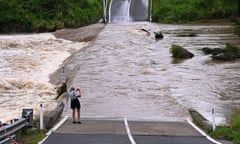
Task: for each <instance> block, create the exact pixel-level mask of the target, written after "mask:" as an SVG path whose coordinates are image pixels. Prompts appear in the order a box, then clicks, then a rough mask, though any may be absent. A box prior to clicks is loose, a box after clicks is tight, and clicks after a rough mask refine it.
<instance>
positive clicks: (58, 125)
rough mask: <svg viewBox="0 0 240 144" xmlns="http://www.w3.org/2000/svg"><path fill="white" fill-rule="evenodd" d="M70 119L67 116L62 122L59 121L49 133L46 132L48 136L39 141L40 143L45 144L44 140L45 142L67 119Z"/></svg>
mask: <svg viewBox="0 0 240 144" xmlns="http://www.w3.org/2000/svg"><path fill="white" fill-rule="evenodd" d="M67 119H68V117H67V116H65V117H64V118H63V119H62V120H61V121H60V122H58V123H57V124H56V125H55V126H54V127H53V128H52V129H50V130H49V131H48V132H47V133H46V135H47V136H46V137H45V138H44V139H43V140H41V141H40V142H38V144H43V142H45V141H46V140H47V138H48V137H49V136H50V135H51V134H52V133H53V132H55V131H56V130H57V129H58V128H59V127H60V126H61V125H62V124H63V123H64V122H65V121H66V120H67Z"/></svg>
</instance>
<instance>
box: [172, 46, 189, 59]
mask: <svg viewBox="0 0 240 144" xmlns="http://www.w3.org/2000/svg"><path fill="white" fill-rule="evenodd" d="M170 53H171V54H172V57H174V58H180V59H185V58H192V57H193V56H194V54H192V53H191V52H189V51H188V50H186V49H185V48H183V47H181V46H179V45H172V46H171V48H170Z"/></svg>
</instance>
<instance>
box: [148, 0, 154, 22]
mask: <svg viewBox="0 0 240 144" xmlns="http://www.w3.org/2000/svg"><path fill="white" fill-rule="evenodd" d="M152 15H153V0H150V20H149V21H150V22H152Z"/></svg>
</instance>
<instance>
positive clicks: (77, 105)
mask: <svg viewBox="0 0 240 144" xmlns="http://www.w3.org/2000/svg"><path fill="white" fill-rule="evenodd" d="M80 108H81V105H80V102H79V100H78V99H73V100H71V109H80Z"/></svg>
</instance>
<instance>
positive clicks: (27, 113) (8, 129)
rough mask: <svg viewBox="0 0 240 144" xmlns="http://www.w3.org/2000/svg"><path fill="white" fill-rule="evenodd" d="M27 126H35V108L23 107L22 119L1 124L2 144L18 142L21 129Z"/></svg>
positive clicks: (0, 141)
mask: <svg viewBox="0 0 240 144" xmlns="http://www.w3.org/2000/svg"><path fill="white" fill-rule="evenodd" d="M26 127H27V128H29V127H33V109H23V111H22V118H21V119H14V120H11V121H10V124H7V123H4V124H1V125H0V144H9V143H14V144H17V139H18V132H19V130H21V129H22V128H26Z"/></svg>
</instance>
